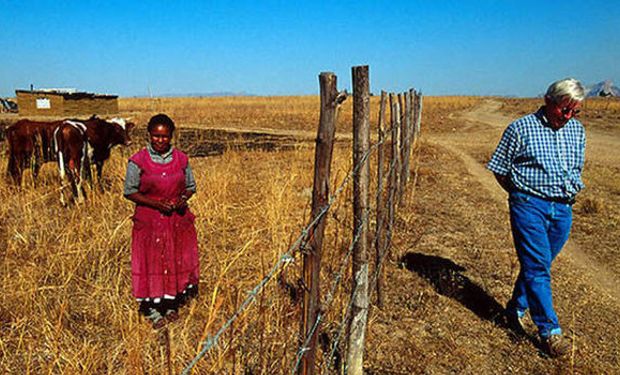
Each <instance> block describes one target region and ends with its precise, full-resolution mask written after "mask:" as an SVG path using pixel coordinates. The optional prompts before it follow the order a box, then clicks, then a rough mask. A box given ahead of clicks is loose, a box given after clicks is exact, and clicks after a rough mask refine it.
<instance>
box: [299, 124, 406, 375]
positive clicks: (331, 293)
mask: <svg viewBox="0 0 620 375" xmlns="http://www.w3.org/2000/svg"><path fill="white" fill-rule="evenodd" d="M392 129H393V127H391V128H389V129H388V131H386V133H389V132H390V131H391V130H392ZM386 139H387V137H385V138H383V139H382V140H381V141H379V142H377V143H376V144H374V145H373V146H372V147H371V148H370V149H369V150H373V151H374V149H375V148H377V147H378V146H380V145H382V144H384V143H385V141H386ZM408 139H409V136H408V137H407V138H406V140H408ZM403 147H405V146H404V145H403ZM364 161H365V160H364ZM364 161H362V162H360V164H363V162H364ZM395 168H396V158H393V160H392V162H391V163H390V169H389V170H388V173H387V175H388V176H387V178H388V179H389V178H390V177H391V176H392V173H394V170H395ZM387 187H388V185H387V184H386V185H384V186H383V187H382V189H380V190H378V191H377V192H376V194H375V198H376V197H377V196H378V195H379V194H383V193H384V192H385V190H386V188H387ZM388 203H389V204H391V203H392V200H389V202H388ZM369 214H370V208H367V209H366V210H365V212H364V215H363V218H362V222H361V223H360V225H358V227H357V228H356V234H355V237H354V239H353V241H352V242H351V243H350V245H349V249H348V251H347V253H346V255H345V257H344V259H343V260H342V263H341V266H340V270H339V272H338V273H337V274H336V277H335V278H334V280H333V283H332V288H331V289H330V291H329V293H328V294H327V298H326V302H324V303H323V304H322V309H321V310H322V311H321V312H320V313H319V314H317V318H316V321H315V324H314V325H313V326H312V329H311V330H310V332H309V334H308V335H307V336H306V338H305V340H304V343H303V346H302V347H301V348H300V349H299V350H298V352H297V356H296V358H297V360H296V364H295V367H294V368H293V369H292V371H291V373H293V374H294V373H296V372H297V370H298V369H299V365H300V364H301V358H302V357H303V354H304V353H305V352H307V351H308V350H309V348H308V344H309V342H310V340H311V338H312V336H313V335H314V332H315V331H316V329H317V328H318V326H319V324H320V322H321V321H322V318H323V317H324V316H325V315H326V312H327V309H328V307H329V305H330V304H331V302H332V301H333V298H334V294H335V291H336V289H337V287H338V286H339V285H340V281H341V280H342V275H343V274H344V270H345V267H346V265H347V264H348V260H349V258H350V257H351V256H352V254H353V249H354V247H355V244H356V243H357V242H358V241H359V239H360V237H361V228H362V226H363V225H364V224H365V223H366V222H367V220H368V217H369ZM375 281H376V278H375V280H374V281H373V283H371V284H369V285H373V284H374V282H375ZM356 290H357V289H356Z"/></svg>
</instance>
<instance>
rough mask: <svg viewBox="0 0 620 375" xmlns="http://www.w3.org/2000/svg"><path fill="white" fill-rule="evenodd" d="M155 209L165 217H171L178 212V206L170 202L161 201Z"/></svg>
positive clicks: (156, 204) (157, 202)
mask: <svg viewBox="0 0 620 375" xmlns="http://www.w3.org/2000/svg"><path fill="white" fill-rule="evenodd" d="M155 209H157V211H159V212H161V213H162V214H164V215H170V214H172V212H173V211H174V210H176V206H175V204H174V203H172V202H170V201H167V200H161V201H156V203H155Z"/></svg>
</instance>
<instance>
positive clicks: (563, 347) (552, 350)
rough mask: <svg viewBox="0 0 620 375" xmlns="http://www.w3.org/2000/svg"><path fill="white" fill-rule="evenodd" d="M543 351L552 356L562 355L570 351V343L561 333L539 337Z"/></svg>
mask: <svg viewBox="0 0 620 375" xmlns="http://www.w3.org/2000/svg"><path fill="white" fill-rule="evenodd" d="M541 344H542V349H543V351H544V352H545V353H546V354H547V355H548V356H549V357H552V358H558V357H563V356H565V355H566V354H568V353H569V352H570V351H571V348H572V345H571V343H570V342H569V341H568V340H567V339H565V338H564V336H562V335H551V336H549V337H543V338H541Z"/></svg>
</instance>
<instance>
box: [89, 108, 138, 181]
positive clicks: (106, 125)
mask: <svg viewBox="0 0 620 375" xmlns="http://www.w3.org/2000/svg"><path fill="white" fill-rule="evenodd" d="M83 123H84V125H86V137H87V138H88V146H89V150H88V156H89V161H90V163H91V164H95V167H96V169H97V183H98V185H99V189H100V190H103V185H102V181H101V176H102V173H103V163H104V162H105V161H106V160H108V159H109V158H110V150H111V149H112V147H114V146H116V145H124V146H129V145H131V137H130V132H131V129H132V128H133V127H134V123H132V122H127V121H126V120H125V119H123V118H118V117H117V118H113V119H110V120H104V119H101V118H98V117H97V116H92V117H91V118H89V119H88V120H86V121H83ZM88 172H89V178H90V169H89V170H88Z"/></svg>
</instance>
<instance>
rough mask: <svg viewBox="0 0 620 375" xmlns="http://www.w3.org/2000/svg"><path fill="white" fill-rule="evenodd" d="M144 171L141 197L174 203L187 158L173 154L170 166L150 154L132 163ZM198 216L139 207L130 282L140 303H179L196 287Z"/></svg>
mask: <svg viewBox="0 0 620 375" xmlns="http://www.w3.org/2000/svg"><path fill="white" fill-rule="evenodd" d="M130 160H131V161H133V162H134V163H136V165H137V166H138V167H139V168H140V170H141V174H140V186H139V192H140V193H142V194H144V195H146V196H147V197H149V198H152V199H158V200H159V199H167V200H171V201H174V200H176V199H177V198H178V197H179V196H180V195H181V194H182V193H183V192H184V191H185V168H186V166H187V162H188V159H187V155H185V154H184V153H182V152H181V151H178V150H176V149H174V150H173V158H172V161H171V162H169V163H167V164H158V163H155V162H153V160H151V157H150V155H149V153H148V151H147V150H146V149H142V150H141V151H139V152H137V153H136V154H135V155H133V156H132V157H131V158H130ZM194 219H195V216H194V214H192V213H191V212H190V210H189V208H187V209H186V210H185V211H184V212H183V213H179V212H174V213H172V214H171V215H164V214H162V213H160V212H159V211H157V210H156V209H154V208H150V207H146V206H142V205H137V206H136V210H135V214H134V216H133V221H134V225H133V232H132V237H131V239H132V241H131V277H132V280H131V281H132V286H133V295H134V297H136V298H158V297H164V296H169V297H175V296H177V295H178V294H180V293H182V292H183V291H184V290H185V289H186V288H187V287H188V285H190V284H191V285H195V286H197V285H198V276H199V269H198V240H197V235H196V228H195V227H194Z"/></svg>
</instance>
